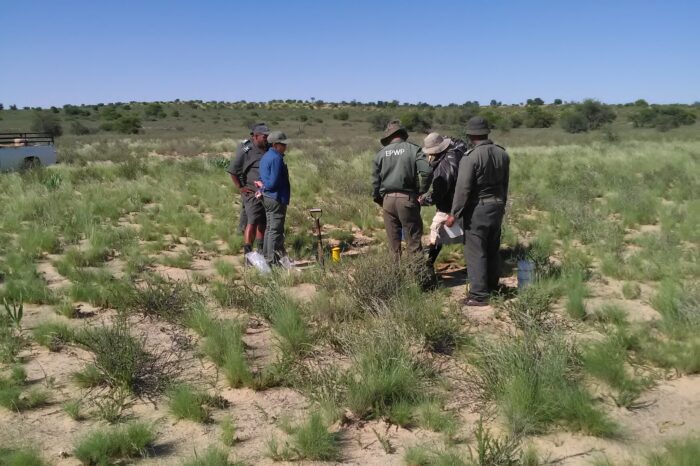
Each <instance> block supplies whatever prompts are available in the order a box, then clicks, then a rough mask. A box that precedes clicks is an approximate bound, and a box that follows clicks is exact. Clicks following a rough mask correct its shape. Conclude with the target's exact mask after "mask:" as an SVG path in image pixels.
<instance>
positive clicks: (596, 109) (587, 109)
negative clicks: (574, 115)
mask: <svg viewBox="0 0 700 466" xmlns="http://www.w3.org/2000/svg"><path fill="white" fill-rule="evenodd" d="M576 110H577V111H580V112H581V113H582V114H583V116H584V117H585V118H586V121H587V122H588V128H589V129H598V128H600V127H601V126H603V125H604V124H607V123H612V122H613V121H615V118H617V115H616V114H615V111H614V110H613V109H612V108H610V107H609V106H607V105H603V104H602V103H600V102H598V101H597V100H593V99H586V100H584V101H583V102H582V103H580V104H578V105H577V106H576Z"/></svg>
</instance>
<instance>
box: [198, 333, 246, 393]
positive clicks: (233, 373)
mask: <svg viewBox="0 0 700 466" xmlns="http://www.w3.org/2000/svg"><path fill="white" fill-rule="evenodd" d="M202 352H203V353H204V354H205V355H207V356H208V357H209V358H210V359H211V360H212V361H214V364H216V365H217V366H219V368H221V370H222V372H223V373H224V376H225V377H226V380H227V381H228V383H229V384H230V385H231V386H232V387H234V388H238V387H243V386H247V385H250V384H251V382H252V380H253V376H252V374H251V372H250V368H249V367H248V361H247V359H246V354H245V348H244V345H243V326H242V324H241V323H240V322H238V321H235V320H225V321H221V322H218V324H217V325H211V326H209V329H208V330H207V333H206V335H205V338H204V341H203V342H202Z"/></svg>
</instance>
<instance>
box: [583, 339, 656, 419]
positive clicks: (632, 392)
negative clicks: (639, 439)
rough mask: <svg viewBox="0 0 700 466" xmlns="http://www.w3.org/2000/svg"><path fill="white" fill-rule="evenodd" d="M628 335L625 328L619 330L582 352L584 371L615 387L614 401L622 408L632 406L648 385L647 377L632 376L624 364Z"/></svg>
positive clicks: (628, 341) (626, 358) (625, 363)
mask: <svg viewBox="0 0 700 466" xmlns="http://www.w3.org/2000/svg"><path fill="white" fill-rule="evenodd" d="M629 338H630V337H629V335H628V334H626V333H625V330H624V329H619V330H617V331H616V332H614V333H612V334H610V335H608V336H607V337H606V338H605V339H604V340H602V341H599V342H596V343H593V344H591V345H589V346H588V348H586V350H585V351H584V353H583V364H584V368H585V369H586V371H587V372H588V373H589V374H591V375H592V376H594V377H596V378H598V379H600V380H602V381H604V382H606V383H607V384H608V385H609V386H610V387H611V388H612V389H613V390H615V392H616V393H615V395H614V399H615V402H616V403H617V405H618V406H624V407H625V408H629V407H630V406H632V405H633V404H634V402H635V400H636V399H637V398H638V397H639V395H640V394H641V393H642V391H643V390H644V389H645V388H647V387H648V386H649V385H650V384H651V379H650V378H647V377H640V376H635V375H633V374H631V373H630V371H631V369H629V368H628V367H627V366H628V364H627V360H628V355H627V350H628V349H629V344H630V340H629Z"/></svg>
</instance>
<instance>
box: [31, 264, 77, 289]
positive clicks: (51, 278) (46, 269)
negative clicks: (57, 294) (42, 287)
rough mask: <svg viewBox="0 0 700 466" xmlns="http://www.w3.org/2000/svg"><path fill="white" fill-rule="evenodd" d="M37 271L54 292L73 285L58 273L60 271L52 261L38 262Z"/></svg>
mask: <svg viewBox="0 0 700 466" xmlns="http://www.w3.org/2000/svg"><path fill="white" fill-rule="evenodd" d="M58 257H60V256H58ZM36 270H37V272H38V273H39V275H41V277H42V278H43V279H44V281H45V282H46V285H47V286H48V287H49V288H50V289H51V290H52V291H53V290H58V289H61V288H65V287H67V286H68V285H70V283H71V282H70V280H68V279H67V278H66V277H64V276H63V275H61V274H60V273H58V270H57V269H56V267H54V266H53V263H51V261H50V260H45V261H39V262H37V263H36Z"/></svg>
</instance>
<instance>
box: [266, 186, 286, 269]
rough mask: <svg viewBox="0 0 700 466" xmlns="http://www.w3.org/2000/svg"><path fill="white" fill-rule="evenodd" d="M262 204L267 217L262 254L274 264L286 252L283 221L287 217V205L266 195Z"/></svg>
mask: <svg viewBox="0 0 700 466" xmlns="http://www.w3.org/2000/svg"><path fill="white" fill-rule="evenodd" d="M263 205H264V206H265V217H266V219H267V226H266V227H265V239H264V241H263V255H264V256H265V260H266V261H267V262H268V263H270V264H276V263H278V262H279V259H280V258H281V257H284V256H285V255H286V254H287V252H286V251H285V249H284V221H285V219H286V217H287V205H286V204H282V203H281V202H277V201H276V200H275V199H272V198H270V197H267V196H263Z"/></svg>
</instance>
